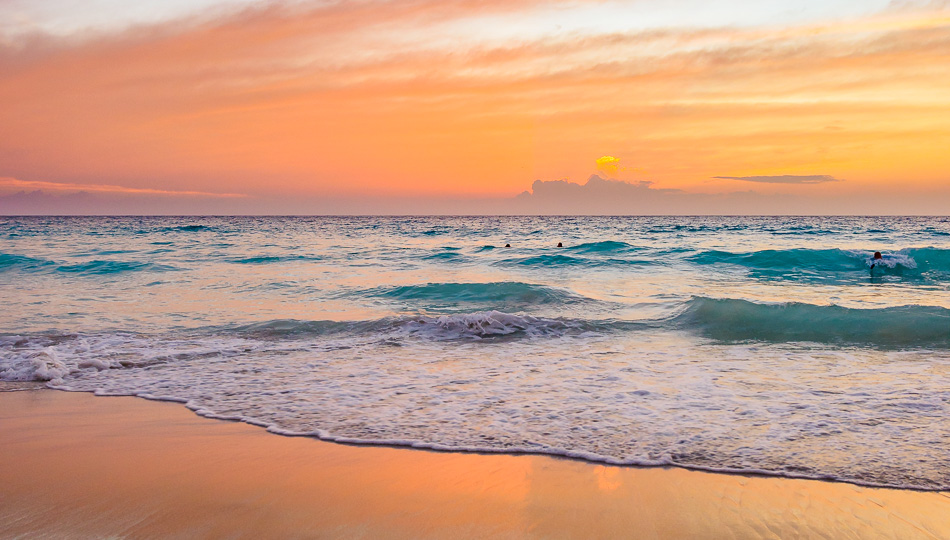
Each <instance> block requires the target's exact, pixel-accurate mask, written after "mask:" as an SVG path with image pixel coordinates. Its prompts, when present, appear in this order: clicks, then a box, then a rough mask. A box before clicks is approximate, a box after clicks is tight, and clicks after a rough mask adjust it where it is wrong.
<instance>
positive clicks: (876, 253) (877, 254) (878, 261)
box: [871, 251, 884, 270]
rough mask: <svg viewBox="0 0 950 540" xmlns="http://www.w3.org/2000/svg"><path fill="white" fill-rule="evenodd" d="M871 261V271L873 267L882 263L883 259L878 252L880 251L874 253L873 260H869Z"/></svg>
mask: <svg viewBox="0 0 950 540" xmlns="http://www.w3.org/2000/svg"><path fill="white" fill-rule="evenodd" d="M871 260H872V261H874V262H872V263H871V269H872V270H873V269H874V267H875V266H877V264H878V263H880V262H884V257H883V256H882V255H881V252H880V251H875V252H874V258H873V259H871Z"/></svg>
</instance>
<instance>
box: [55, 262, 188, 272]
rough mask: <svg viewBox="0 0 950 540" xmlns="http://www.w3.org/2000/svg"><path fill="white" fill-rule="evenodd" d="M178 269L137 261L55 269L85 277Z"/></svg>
mask: <svg viewBox="0 0 950 540" xmlns="http://www.w3.org/2000/svg"><path fill="white" fill-rule="evenodd" d="M177 270H180V268H177V267H174V266H170V265H167V264H157V263H149V262H138V261H100V260H96V261H88V262H84V263H78V264H65V265H61V266H58V267H56V271H57V272H63V273H68V274H85V275H109V274H121V273H125V272H174V271H177Z"/></svg>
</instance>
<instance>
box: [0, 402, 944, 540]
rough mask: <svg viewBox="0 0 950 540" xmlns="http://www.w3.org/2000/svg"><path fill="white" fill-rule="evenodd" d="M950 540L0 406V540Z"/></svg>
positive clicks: (804, 513) (891, 505) (673, 472)
mask: <svg viewBox="0 0 950 540" xmlns="http://www.w3.org/2000/svg"><path fill="white" fill-rule="evenodd" d="M17 536H25V537H37V536H51V537H77V538H79V537H82V538H86V537H105V536H118V537H131V538H141V537H162V538H175V537H178V538H193V537H208V538H221V537H226V538H238V537H249V538H268V537H270V538H273V537H280V538H294V537H324V538H730V539H732V538H816V537H826V538H836V539H841V538H902V539H903V538H950V494H948V493H933V492H929V493H928V492H914V491H902V490H894V489H877V488H866V487H859V486H853V485H850V484H843V483H831V482H820V481H813V480H791V479H784V478H769V477H754V476H742V475H728V474H713V473H705V472H696V471H687V470H682V469H676V468H635V467H610V466H601V465H595V464H590V463H584V462H579V461H571V460H566V459H557V458H551V457H545V456H510V455H477V454H458V453H440V452H430V451H422V450H412V449H404V448H386V447H365V446H362V447H361V446H348V445H339V444H332V443H326V442H322V441H317V440H313V439H307V438H291V437H282V436H279V435H274V434H270V433H267V432H266V431H264V430H263V429H261V428H257V427H254V426H249V425H246V424H241V423H234V422H222V421H218V420H209V419H206V418H201V417H199V416H197V415H195V414H194V413H192V412H191V411H189V410H187V409H186V408H185V407H183V406H182V405H179V404H174V403H160V402H153V401H146V400H143V399H138V398H127V397H121V398H120V397H109V398H106V397H95V396H93V395H91V394H85V393H68V392H58V391H53V390H27V391H17V392H0V537H3V538H9V537H17Z"/></svg>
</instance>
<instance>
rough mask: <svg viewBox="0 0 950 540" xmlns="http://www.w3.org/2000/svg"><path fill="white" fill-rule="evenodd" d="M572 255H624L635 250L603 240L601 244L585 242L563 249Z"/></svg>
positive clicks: (618, 243)
mask: <svg viewBox="0 0 950 540" xmlns="http://www.w3.org/2000/svg"><path fill="white" fill-rule="evenodd" d="M565 249H566V250H567V251H571V252H573V253H626V252H630V251H635V250H637V248H636V247H635V246H632V245H630V244H628V243H626V242H618V241H615V240H604V241H602V242H587V243H584V244H578V245H576V246H569V247H567V248H565Z"/></svg>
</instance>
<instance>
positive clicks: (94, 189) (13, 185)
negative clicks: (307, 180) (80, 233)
mask: <svg viewBox="0 0 950 540" xmlns="http://www.w3.org/2000/svg"><path fill="white" fill-rule="evenodd" d="M27 189H29V190H39V191H42V192H51V193H57V194H66V193H79V192H85V193H102V194H112V195H160V196H164V197H202V198H215V199H217V198H221V199H233V198H241V197H246V196H247V195H244V194H241V193H211V192H207V191H176V190H169V189H150V188H130V187H123V186H110V185H103V184H68V183H63V182H41V181H37V180H19V179H17V178H9V177H7V178H0V191H8V192H9V191H12V190H27Z"/></svg>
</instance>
